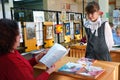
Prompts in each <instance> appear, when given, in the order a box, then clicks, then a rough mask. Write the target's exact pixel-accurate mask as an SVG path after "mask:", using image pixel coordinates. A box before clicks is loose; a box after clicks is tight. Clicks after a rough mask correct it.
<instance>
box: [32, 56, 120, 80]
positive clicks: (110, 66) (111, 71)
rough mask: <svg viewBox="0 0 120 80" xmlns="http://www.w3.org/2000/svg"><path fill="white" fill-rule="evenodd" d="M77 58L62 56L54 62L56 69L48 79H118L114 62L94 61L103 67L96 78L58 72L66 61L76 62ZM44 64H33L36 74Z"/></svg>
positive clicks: (117, 70) (119, 79)
mask: <svg viewBox="0 0 120 80" xmlns="http://www.w3.org/2000/svg"><path fill="white" fill-rule="evenodd" d="M78 59H79V58H73V57H64V58H62V59H61V60H60V61H58V62H57V63H56V67H57V69H56V71H55V72H54V73H52V74H51V75H50V77H49V80H120V78H118V75H119V65H120V63H116V62H106V61H95V63H94V64H93V65H95V66H100V67H102V68H104V69H105V72H104V73H103V74H101V75H100V76H99V77H98V78H97V79H93V78H89V77H84V76H80V75H76V74H70V73H64V72H58V71H57V70H58V69H59V68H60V67H61V66H63V65H64V64H65V63H67V62H76V61H77V60H78ZM45 68H46V67H45V66H44V65H42V64H37V65H36V66H34V69H35V73H36V75H38V74H39V73H40V71H41V70H45Z"/></svg>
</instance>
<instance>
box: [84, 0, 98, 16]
mask: <svg viewBox="0 0 120 80" xmlns="http://www.w3.org/2000/svg"><path fill="white" fill-rule="evenodd" d="M98 10H100V6H99V4H98V3H97V2H95V1H92V2H89V3H88V4H87V6H86V8H85V11H86V12H87V14H90V13H91V14H92V13H94V12H96V11H98Z"/></svg>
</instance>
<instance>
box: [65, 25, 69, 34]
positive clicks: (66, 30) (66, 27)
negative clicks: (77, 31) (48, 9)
mask: <svg viewBox="0 0 120 80" xmlns="http://www.w3.org/2000/svg"><path fill="white" fill-rule="evenodd" d="M65 35H70V23H65Z"/></svg>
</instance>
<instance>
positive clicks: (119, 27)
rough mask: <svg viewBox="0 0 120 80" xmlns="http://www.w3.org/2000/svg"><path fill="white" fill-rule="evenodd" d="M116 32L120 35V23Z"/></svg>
mask: <svg viewBox="0 0 120 80" xmlns="http://www.w3.org/2000/svg"><path fill="white" fill-rule="evenodd" d="M116 34H117V36H118V37H120V25H119V26H117V27H116Z"/></svg>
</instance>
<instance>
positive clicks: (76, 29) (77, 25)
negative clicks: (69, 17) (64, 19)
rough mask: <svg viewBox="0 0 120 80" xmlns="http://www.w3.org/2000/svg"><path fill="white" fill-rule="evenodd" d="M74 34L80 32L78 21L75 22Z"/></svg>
mask: <svg viewBox="0 0 120 80" xmlns="http://www.w3.org/2000/svg"><path fill="white" fill-rule="evenodd" d="M74 25H75V34H80V24H79V23H75V24H74Z"/></svg>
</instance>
